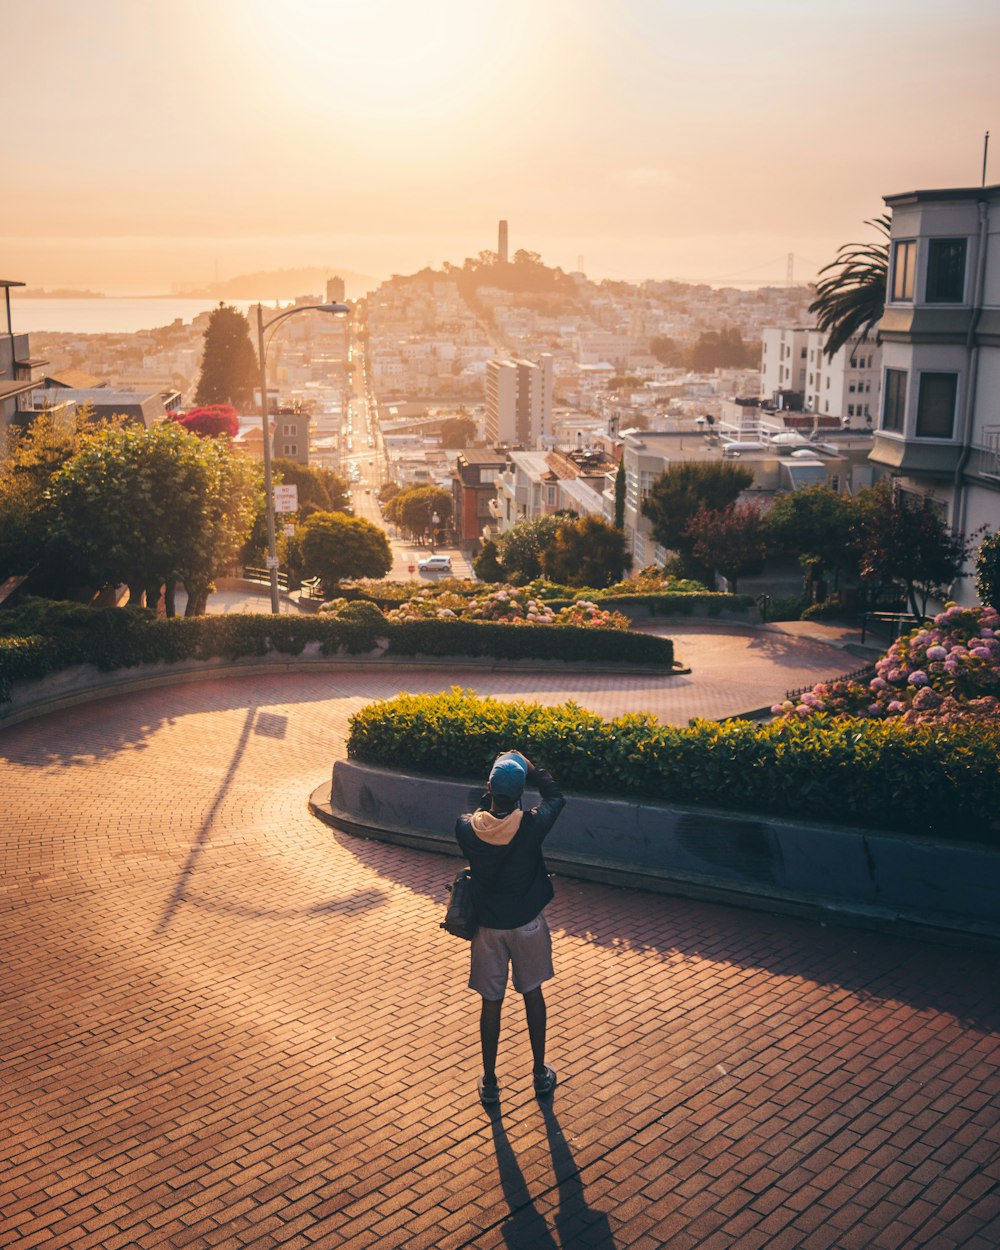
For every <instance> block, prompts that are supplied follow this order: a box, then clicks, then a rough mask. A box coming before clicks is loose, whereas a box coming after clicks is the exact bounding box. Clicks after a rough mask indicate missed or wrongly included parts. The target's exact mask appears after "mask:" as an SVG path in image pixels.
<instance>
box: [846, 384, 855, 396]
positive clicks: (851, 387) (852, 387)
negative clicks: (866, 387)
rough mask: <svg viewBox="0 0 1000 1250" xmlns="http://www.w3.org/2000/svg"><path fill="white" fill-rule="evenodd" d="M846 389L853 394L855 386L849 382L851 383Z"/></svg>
mask: <svg viewBox="0 0 1000 1250" xmlns="http://www.w3.org/2000/svg"><path fill="white" fill-rule="evenodd" d="M847 389H848V390H849V391H850V392H851V394H852V395H853V394H854V392H855V390H856V389H857V388H856V387H855V385H854V383H853V382H852V383H851V385H850V386H849V387H848V388H847Z"/></svg>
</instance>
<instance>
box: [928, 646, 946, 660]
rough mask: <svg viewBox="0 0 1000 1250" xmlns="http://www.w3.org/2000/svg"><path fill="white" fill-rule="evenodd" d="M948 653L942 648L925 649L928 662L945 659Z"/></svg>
mask: <svg viewBox="0 0 1000 1250" xmlns="http://www.w3.org/2000/svg"><path fill="white" fill-rule="evenodd" d="M947 655H948V652H947V651H946V650H945V649H944V647H942V646H933V647H928V648H927V658H928V660H943V659H945V658H947Z"/></svg>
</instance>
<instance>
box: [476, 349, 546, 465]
mask: <svg viewBox="0 0 1000 1250" xmlns="http://www.w3.org/2000/svg"><path fill="white" fill-rule="evenodd" d="M552 365H553V360H552V354H551V353H550V352H543V353H542V354H541V356H540V357H539V359H538V362H537V364H536V363H535V362H533V361H531V360H522V359H517V360H511V359H504V358H503V357H497V358H495V359H493V360H488V361H487V362H486V436H487V438H488V439H489V441H490V442H491V443H492V444H493V445H494V446H500V445H507V446H520V447H530V448H535V447H539V446H542V445H543V443H544V442H545V441H546V440H549V439H551V437H552V373H553V369H552Z"/></svg>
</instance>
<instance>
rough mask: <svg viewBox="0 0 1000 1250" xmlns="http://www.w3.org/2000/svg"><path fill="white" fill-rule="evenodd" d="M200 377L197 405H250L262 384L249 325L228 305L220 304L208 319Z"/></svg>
mask: <svg viewBox="0 0 1000 1250" xmlns="http://www.w3.org/2000/svg"><path fill="white" fill-rule="evenodd" d="M204 339H205V350H204V354H203V355H202V358H201V376H200V377H199V378H198V389H197V390H196V391H195V402H196V403H198V404H236V405H237V406H239V405H243V404H247V403H249V402H250V400H251V399H252V398H253V392H254V387H255V386H258V385H259V384H260V366H259V364H258V362H257V353H256V352H255V351H254V349H253V345H252V344H251V342H250V324H249V322H248V321H247V319H246V317H244V316H243V314H242V313H241V312H240V311H239V310H238V309H236V308H233V307H232V306H231V305H229V304H220V305H219V307H218V308H216V309H215V311H214V312H213V313H212V314H211V316H210V317H209V319H208V328H207V329H206V330H205V334H204Z"/></svg>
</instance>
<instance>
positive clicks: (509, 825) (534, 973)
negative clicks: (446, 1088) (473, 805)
mask: <svg viewBox="0 0 1000 1250" xmlns="http://www.w3.org/2000/svg"><path fill="white" fill-rule="evenodd" d="M525 785H530V786H532V787H533V788H535V789H537V790H538V792H539V794H540V795H541V799H542V801H541V803H539V804H538V806H537V807H533V808H532V809H531V810H530V811H527V812H526V811H524V810H523V809H522V807H521V796H522V794H523V792H524V787H525ZM565 806H566V800H565V799H564V798H563V796H562V794H561V793H560V791H559V788H558V787H557V785H556V783H555V781H554V780H553V778H552V774H551V773H549V772H547V771H546V770H545V769H544V768H536V767H535V766H534V765H533V764H532V763H531V761H530V760H528V759H527V757H526V756H524V755H522V754H521V752H520V751H507V752H505V753H504V754H503V755H499V756H497V759H496V761H495V762H494V764H493V767H492V769H491V770H490V776H489V780H488V782H487V789H486V794H484V795H483V797H482V799H481V800H480V806H479V808H478V809H477V810H476V811H474V812H466V813H464V814H463V815H461V816H459V818H458V820H457V822H456V824H455V836H456V838H457V839H458V844H459V846H460V847H461V849H462V852H463V854H464V855H465V856H466V858H467V859H468V861H469V866H470V868H471V869H472V897H473V901H474V903H475V909H476V918H477V920H478V922H479V928H478V930H477V932H476V936H475V937H474V938H473V939H472V954H471V969H470V973H469V988H470V989H472V990H475V991H476V993H477V994H479V996H480V997H481V999H482V1006H481V1010H480V1016H479V1040H480V1044H481V1046H482V1052H483V1074H482V1076H481V1077H480V1078H479V1081H478V1090H479V1097H480V1099H481V1100H482V1102H483V1103H484V1104H486V1105H489V1104H492V1103H496V1102H498V1101H499V1099H500V1086H499V1083H498V1081H497V1075H496V1058H497V1048H498V1046H499V1042H500V1013H501V1010H502V1008H503V999H504V994H505V992H506V989H507V977H508V973H509V972H510V971H511V969H512V970H513V980H514V989H515V990H516V991H517V992H518V993H519V994H520V995H521V996H522V997H523V999H524V1009H525V1015H526V1018H527V1023H528V1039H529V1041H530V1043H531V1055H532V1060H533V1064H534V1068H533V1072H532V1078H533V1082H534V1088H535V1093H536V1095H538V1097H544V1096H546V1095H547V1094H551V1093H552V1090H553V1089H554V1088H555V1084H556V1073H555V1070H554V1069H553V1068H551V1067H550V1066H549V1065H548V1064H547V1063H546V1062H545V1024H546V1013H545V998H544V995H543V994H542V984H543V982H545V981H548V980H549V979H550V978H551V977H552V976H554V972H553V968H552V938H551V936H550V934H549V927H548V924H547V923H546V920H545V910H544V909H545V907H546V905H547V904H548V903H549V902H550V901H551V899H552V897H553V889H552V882H551V881H550V879H549V874H548V871H547V869H546V867H545V860H544V858H543V856H542V842H543V841H544V839H545V836H546V834H547V833H548V832H549V830H550V829H551V828H552V826H553V825H554V824H555V822H556V818H557V817H558V815H559V813H560V812H561V811H562V809H563V808H564V807H565Z"/></svg>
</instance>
